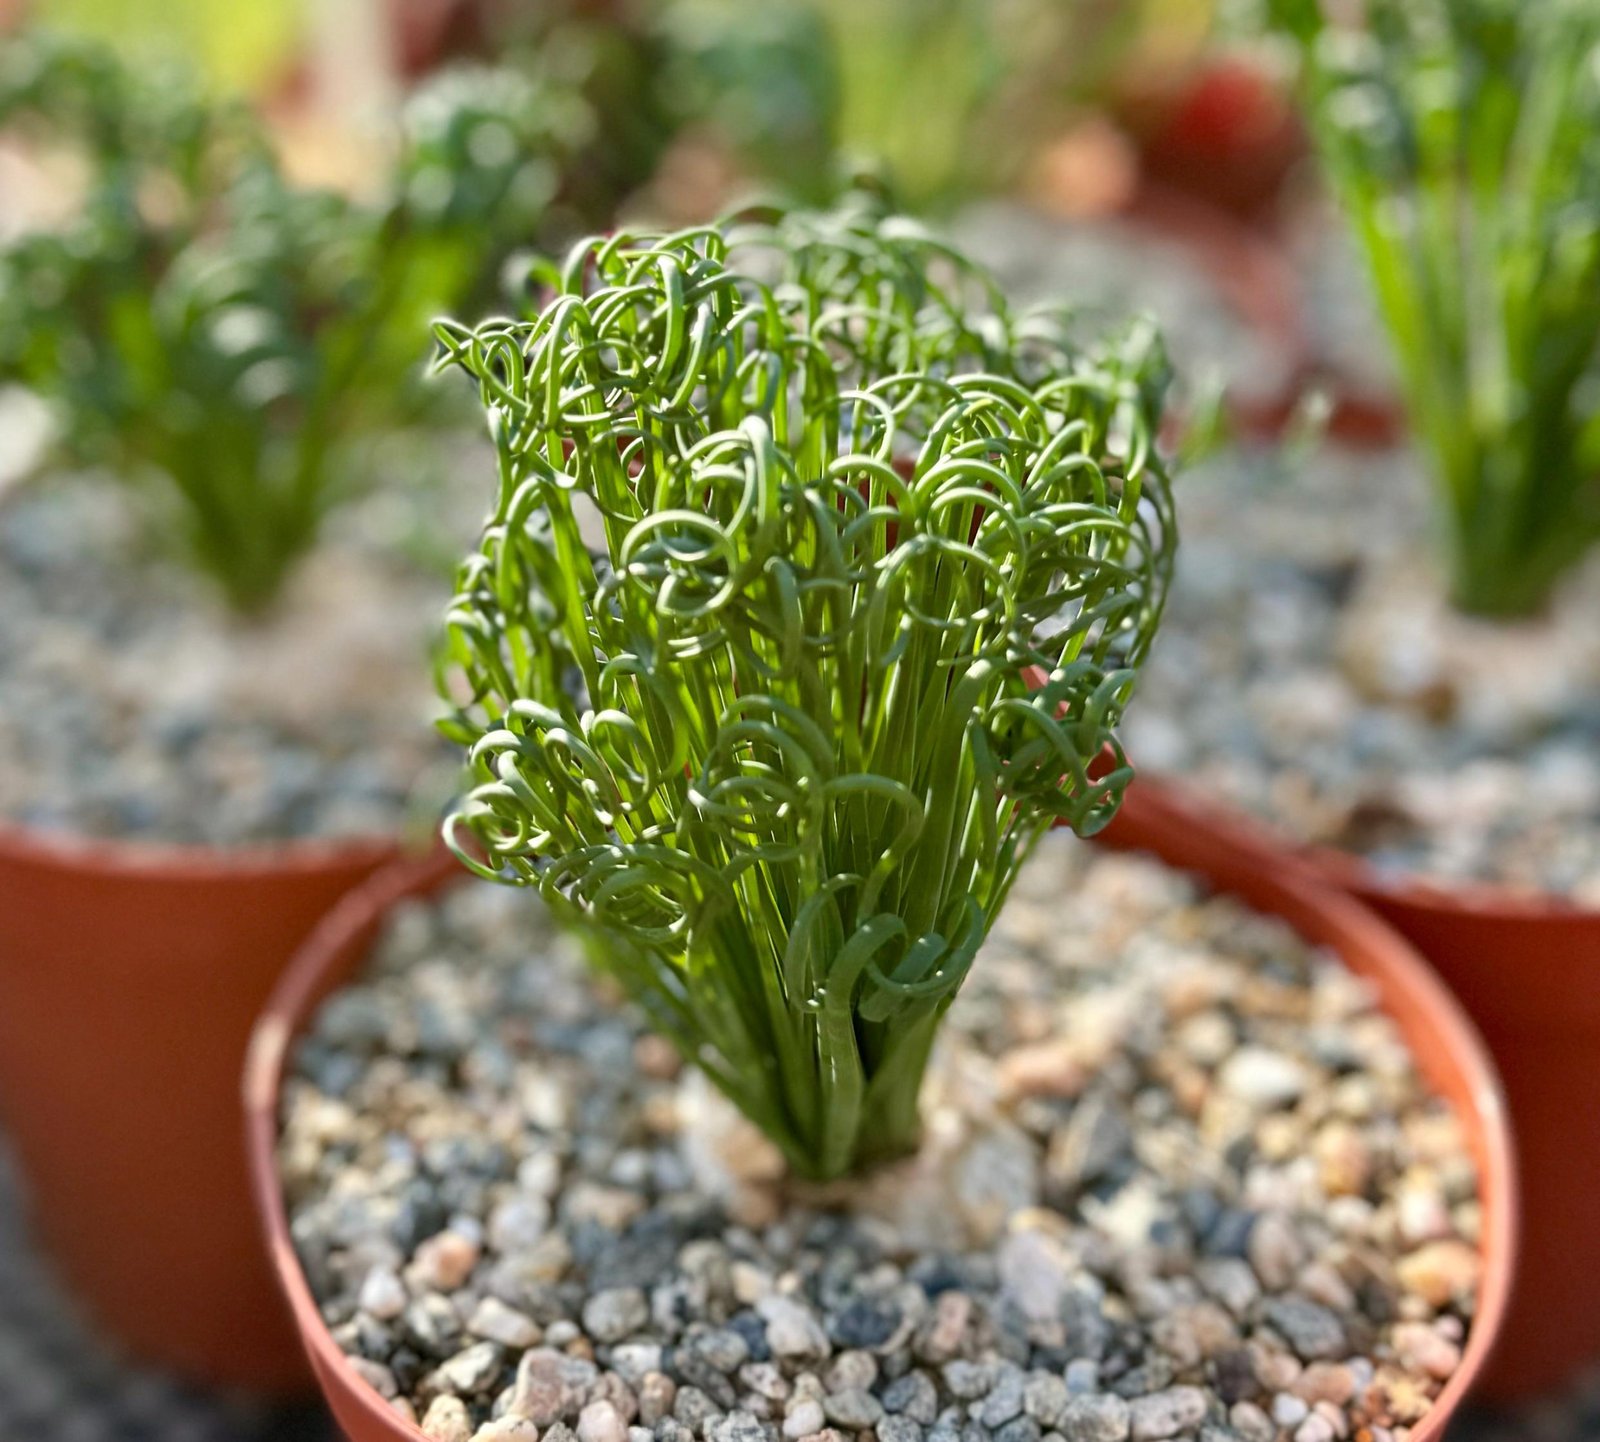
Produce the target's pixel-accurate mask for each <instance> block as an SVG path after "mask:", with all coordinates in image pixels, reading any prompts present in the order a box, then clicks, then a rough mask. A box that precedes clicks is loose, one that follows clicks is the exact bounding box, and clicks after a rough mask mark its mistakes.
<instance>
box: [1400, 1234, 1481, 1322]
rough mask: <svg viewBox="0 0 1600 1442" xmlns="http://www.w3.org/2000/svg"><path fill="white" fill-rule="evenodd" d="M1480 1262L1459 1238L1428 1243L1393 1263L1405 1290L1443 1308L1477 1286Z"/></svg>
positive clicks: (1476, 1254) (1434, 1305) (1431, 1304)
mask: <svg viewBox="0 0 1600 1442" xmlns="http://www.w3.org/2000/svg"><path fill="white" fill-rule="evenodd" d="M1482 1269H1483V1264H1482V1261H1481V1259H1480V1258H1479V1256H1478V1253H1477V1252H1476V1250H1474V1249H1473V1248H1472V1247H1470V1246H1468V1245H1467V1244H1466V1243H1465V1242H1461V1241H1454V1240H1448V1241H1440V1242H1429V1243H1428V1244H1427V1245H1426V1246H1424V1247H1419V1248H1418V1249H1417V1250H1416V1251H1414V1252H1412V1253H1410V1254H1409V1255H1408V1256H1405V1257H1402V1258H1401V1259H1400V1261H1399V1262H1398V1263H1397V1264H1396V1266H1395V1276H1396V1277H1397V1278H1398V1279H1399V1281H1400V1285H1401V1286H1402V1287H1404V1288H1405V1289H1406V1291H1408V1292H1412V1293H1414V1294H1415V1295H1416V1296H1418V1297H1421V1298H1422V1300H1423V1301H1425V1302H1426V1303H1427V1304H1428V1305H1429V1306H1430V1307H1446V1306H1449V1304H1450V1303H1451V1302H1452V1301H1454V1300H1455V1299H1456V1298H1458V1297H1470V1296H1471V1295H1472V1294H1473V1292H1474V1291H1475V1290H1476V1288H1477V1285H1478V1277H1479V1274H1480V1273H1481V1271H1482Z"/></svg>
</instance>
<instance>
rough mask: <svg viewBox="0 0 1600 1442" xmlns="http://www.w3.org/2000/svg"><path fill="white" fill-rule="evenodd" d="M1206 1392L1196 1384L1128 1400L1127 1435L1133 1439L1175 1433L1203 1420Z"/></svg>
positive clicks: (1144, 1441) (1154, 1439)
mask: <svg viewBox="0 0 1600 1442" xmlns="http://www.w3.org/2000/svg"><path fill="white" fill-rule="evenodd" d="M1206 1410H1207V1402H1206V1394H1205V1393H1204V1392H1202V1391H1201V1390H1200V1389H1199V1388H1198V1387H1169V1388H1168V1389H1167V1390H1166V1391H1165V1392H1155V1393H1152V1394H1151V1395H1150V1396H1148V1397H1139V1398H1136V1399H1135V1400H1134V1401H1133V1402H1131V1403H1129V1404H1128V1435H1129V1436H1130V1437H1131V1438H1132V1439H1133V1442H1158V1439H1161V1438H1166V1437H1176V1436H1177V1435H1178V1434H1179V1433H1180V1432H1187V1431H1190V1430H1192V1429H1193V1428H1195V1427H1198V1426H1199V1425H1200V1424H1201V1423H1202V1422H1203V1421H1205V1417H1206Z"/></svg>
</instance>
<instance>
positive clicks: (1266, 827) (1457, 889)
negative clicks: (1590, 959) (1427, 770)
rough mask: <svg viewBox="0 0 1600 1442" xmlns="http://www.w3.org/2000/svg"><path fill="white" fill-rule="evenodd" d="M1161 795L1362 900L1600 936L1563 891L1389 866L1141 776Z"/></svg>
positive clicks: (1183, 784) (1593, 913)
mask: <svg viewBox="0 0 1600 1442" xmlns="http://www.w3.org/2000/svg"><path fill="white" fill-rule="evenodd" d="M1133 792H1141V793H1142V794H1143V795H1144V796H1145V797H1150V796H1152V795H1159V797H1160V803H1159V804H1161V805H1162V806H1163V807H1165V808H1167V809H1169V810H1174V811H1175V810H1178V809H1181V810H1182V811H1184V812H1185V813H1187V814H1188V816H1189V818H1190V820H1191V821H1192V824H1194V825H1196V826H1199V827H1202V828H1203V829H1205V830H1207V831H1209V832H1211V833H1212V834H1214V835H1217V836H1226V837H1227V838H1228V840H1229V841H1230V842H1231V843H1232V844H1235V845H1238V846H1240V847H1248V848H1251V849H1253V850H1255V851H1257V852H1259V853H1261V856H1262V859H1263V861H1264V862H1265V861H1266V859H1267V858H1268V857H1272V858H1276V859H1277V864H1279V865H1283V864H1285V863H1287V864H1289V865H1291V866H1294V865H1297V866H1298V867H1299V868H1300V869H1301V870H1302V871H1303V872H1304V873H1305V874H1306V875H1307V876H1308V877H1309V878H1310V879H1311V880H1313V881H1314V882H1320V883H1321V884H1322V885H1324V886H1333V887H1336V888H1338V889H1339V890H1341V891H1346V892H1350V893H1352V894H1354V895H1356V896H1359V897H1361V898H1362V899H1363V900H1367V899H1371V898H1382V899H1383V900H1384V901H1391V902H1399V903H1401V904H1404V905H1407V906H1411V907H1415V908H1416V909H1418V910H1422V911H1429V912H1435V913H1442V914H1449V915H1465V916H1477V917H1492V918H1496V919H1504V920H1507V921H1526V922H1559V923H1562V924H1567V925H1570V924H1572V923H1575V922H1576V923H1585V924H1589V925H1592V926H1594V927H1595V928H1596V931H1597V938H1600V906H1590V905H1587V904H1586V903H1583V902H1577V901H1573V900H1571V899H1570V898H1568V897H1566V896H1563V895H1562V894H1561V893H1560V892H1557V891H1528V890H1524V889H1522V888H1520V887H1514V886H1510V885H1507V884H1505V883H1503V882H1494V881H1462V882H1452V881H1446V880H1441V879H1436V878H1433V877H1430V876H1428V875H1426V874H1425V873H1423V872H1419V871H1403V872H1395V873H1390V872H1385V871H1383V870H1380V869H1379V868H1378V867H1377V866H1375V865H1374V864H1373V863H1372V862H1371V861H1369V860H1368V859H1367V858H1366V857H1364V856H1362V855H1360V854H1359V853H1357V852H1354V851H1344V850H1341V849H1340V848H1339V847H1337V846H1329V845H1327V844H1325V843H1322V842H1311V841H1302V840H1300V839H1299V838H1298V837H1296V836H1295V835H1294V833H1293V832H1292V831H1290V830H1289V828H1288V827H1286V826H1283V825H1281V824H1280V823H1278V822H1275V821H1271V820H1268V819H1266V818H1265V817H1261V816H1257V815H1255V814H1254V813H1253V812H1250V811H1247V810H1245V809H1244V808H1243V807H1241V806H1236V805H1234V804H1232V803H1231V802H1228V801H1224V800H1220V799H1218V798H1217V797H1215V796H1213V795H1212V794H1211V793H1210V792H1208V791H1205V790H1202V789H1201V788H1200V787H1198V786H1196V785H1195V784H1194V783H1192V782H1189V781H1185V780H1183V779H1181V778H1177V777H1171V776H1166V775H1157V776H1155V777H1151V776H1150V775H1149V774H1144V775H1141V777H1140V779H1139V780H1138V781H1136V782H1135V783H1134V786H1133V787H1131V788H1130V793H1133Z"/></svg>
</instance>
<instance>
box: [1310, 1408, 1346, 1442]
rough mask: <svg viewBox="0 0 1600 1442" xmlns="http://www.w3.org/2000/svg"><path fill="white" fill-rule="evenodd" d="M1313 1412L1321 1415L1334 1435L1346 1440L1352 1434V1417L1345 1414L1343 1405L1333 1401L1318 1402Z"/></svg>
mask: <svg viewBox="0 0 1600 1442" xmlns="http://www.w3.org/2000/svg"><path fill="white" fill-rule="evenodd" d="M1311 1411H1312V1414H1313V1415H1314V1416H1317V1417H1321V1418H1322V1419H1323V1420H1324V1421H1325V1422H1326V1423H1327V1424H1328V1426H1329V1428H1330V1429H1332V1431H1333V1435H1334V1436H1335V1437H1337V1438H1339V1439H1340V1442H1344V1439H1345V1438H1346V1437H1348V1436H1349V1435H1350V1419H1349V1417H1347V1416H1346V1415H1345V1411H1344V1408H1343V1407H1340V1406H1336V1405H1335V1404H1334V1403H1332V1402H1318V1403H1317V1404H1316V1406H1314V1407H1313V1408H1312V1409H1311Z"/></svg>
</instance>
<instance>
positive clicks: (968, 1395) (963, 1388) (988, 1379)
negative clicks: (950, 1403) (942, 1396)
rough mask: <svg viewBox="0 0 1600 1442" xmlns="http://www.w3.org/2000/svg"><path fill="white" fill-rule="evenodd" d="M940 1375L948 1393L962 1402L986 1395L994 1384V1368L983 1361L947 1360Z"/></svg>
mask: <svg viewBox="0 0 1600 1442" xmlns="http://www.w3.org/2000/svg"><path fill="white" fill-rule="evenodd" d="M940 1375H941V1376H942V1377H943V1378H944V1385H945V1387H946V1389H947V1390H948V1391H949V1392H950V1394H951V1395H952V1396H954V1397H959V1398H960V1399H961V1400H962V1401H963V1402H973V1401H976V1400H977V1399H978V1398H979V1397H983V1396H987V1395H988V1391H989V1388H990V1387H991V1386H992V1385H993V1384H994V1368H992V1367H990V1366H989V1365H988V1364H987V1363H984V1362H966V1361H956V1362H947V1363H945V1365H944V1369H943V1370H942V1372H941V1373H940Z"/></svg>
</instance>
